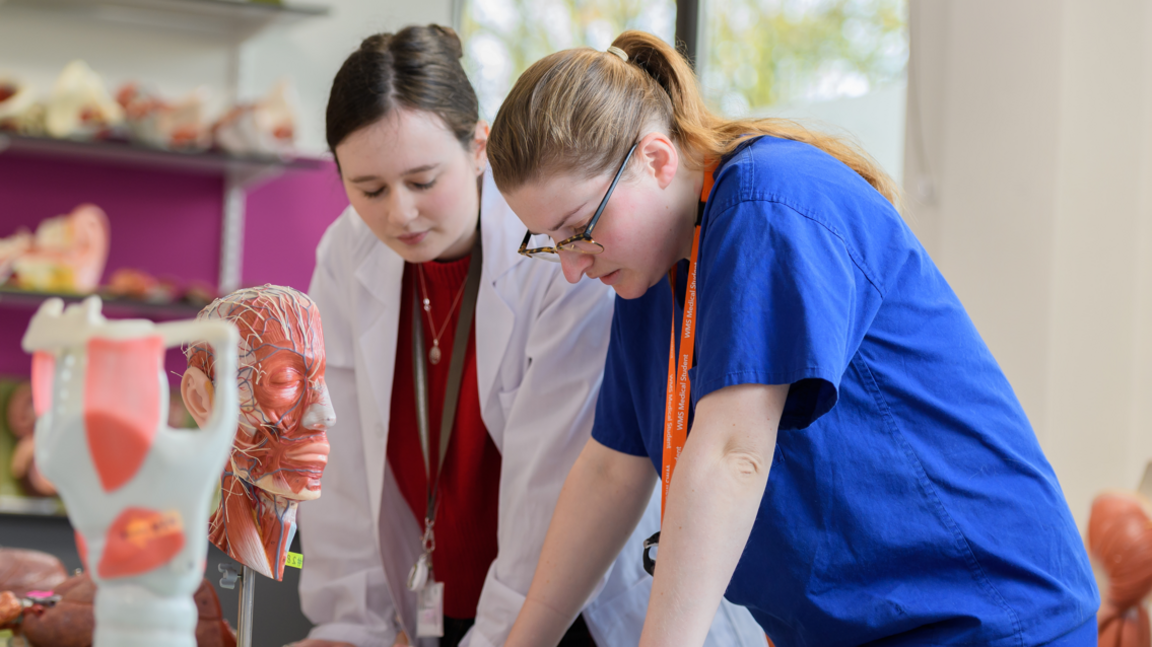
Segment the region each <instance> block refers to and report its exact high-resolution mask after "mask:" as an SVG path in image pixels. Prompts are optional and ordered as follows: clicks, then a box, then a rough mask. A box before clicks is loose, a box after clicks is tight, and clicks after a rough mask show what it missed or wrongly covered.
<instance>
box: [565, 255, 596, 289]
mask: <svg viewBox="0 0 1152 647" xmlns="http://www.w3.org/2000/svg"><path fill="white" fill-rule="evenodd" d="M558 254H559V255H560V267H562V268H564V278H566V279H568V282H569V283H575V282H577V281H579V280H580V277H582V276H584V272H586V271H588V268H589V267H592V257H591V256H590V255H588V254H581V253H580V252H558Z"/></svg>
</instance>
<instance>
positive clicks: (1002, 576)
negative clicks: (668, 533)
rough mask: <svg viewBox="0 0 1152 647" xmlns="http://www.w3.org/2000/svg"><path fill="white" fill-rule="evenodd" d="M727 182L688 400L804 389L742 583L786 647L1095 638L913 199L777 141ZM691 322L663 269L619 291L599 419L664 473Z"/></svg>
mask: <svg viewBox="0 0 1152 647" xmlns="http://www.w3.org/2000/svg"><path fill="white" fill-rule="evenodd" d="M715 179H716V184H715V186H714V188H713V189H712V194H711V196H710V198H709V200H708V203H707V207H706V209H705V211H704V215H703V226H702V231H701V241H700V256H699V266H698V269H697V272H698V279H697V280H698V290H699V323H698V336H697V350H696V358H697V366H696V368H694V369H693V370H692V372H691V378H692V400H693V405H695V403H696V402H697V401H699V399H700V398H702V397H704V396H706V395H708V394H709V393H711V392H713V391H716V390H717V389H722V388H724V387H726V386H732V385H736V384H748V383H754V384H790V385H791V388H790V390H789V394H788V399H787V402H786V405H785V410H784V415H783V418H782V420H781V421H780V430H779V434H778V436H777V441H776V449H775V455H774V457H773V460H772V467H771V471H770V473H769V478H768V485H767V488H766V489H765V491H764V498H763V501H762V502H761V504H760V510H759V514H758V515H757V517H756V523H755V525H754V526H753V529H752V534H751V537H750V539H749V540H748V544H747V547H746V548H745V550H744V553H743V555H742V556H741V558H740V562H739V564H738V566H737V568H736V572H735V574H734V575H733V577H732V581H731V583H730V584H729V586H728V590H727V592H726V597H727V598H728V599H729V600H731V601H733V602H735V603H738V604H742V605H745V606H747V607H748V609H749V610H750V611H751V612H752V614H753V616H755V618H756V619H757V620H758V621H759V623H760V624H761V626H763V627H764V629H765V631H766V633H768V635H769V636H771V637H772V639H773V640H774V641H777V644H779V645H781V646H782V647H783V646H787V647H796V646H800V645H819V646H821V647H826V646H830V645H858V644H862V643H871V642H872V641H875V644H882V645H918V646H921V645H938V644H949V645H955V644H965V643H966V644H980V645H1037V644H1042V643H1045V642H1048V641H1052V640H1054V639H1056V638H1059V637H1061V636H1065V635H1067V634H1069V632H1072V631H1074V630H1076V629H1078V628H1085V630H1084V634H1083V635H1087V636H1089V637H1093V638H1092V639H1093V640H1094V635H1095V630H1094V629H1092V630H1091V632H1088V631H1087V629H1088V628H1091V627H1086V623H1091V626H1092V627H1094V624H1095V623H1094V617H1095V612H1096V608H1097V607H1098V606H1099V596H1098V594H1097V592H1096V586H1095V583H1094V581H1093V578H1092V572H1091V569H1090V567H1089V565H1088V558H1087V555H1086V554H1085V551H1084V546H1083V544H1082V542H1081V540H1080V535H1079V533H1078V532H1077V529H1076V525H1075V523H1074V522H1073V520H1072V516H1071V514H1070V513H1069V510H1068V506H1067V503H1066V502H1065V500H1064V496H1063V494H1062V492H1061V490H1060V484H1059V483H1058V482H1057V481H1056V476H1055V474H1054V473H1053V472H1052V468H1051V466H1050V465H1049V464H1048V461H1047V460H1046V459H1045V458H1044V454H1043V452H1042V451H1041V450H1040V446H1039V444H1038V442H1037V440H1036V436H1035V434H1034V433H1033V431H1032V428H1031V426H1030V425H1029V423H1028V419H1027V418H1026V417H1025V415H1024V411H1023V409H1022V408H1021V406H1020V403H1019V402H1018V401H1017V400H1016V397H1015V395H1014V394H1013V392H1012V387H1011V386H1010V385H1009V384H1008V381H1007V379H1006V378H1005V377H1004V374H1003V373H1002V372H1001V371H1000V368H999V366H997V364H996V360H995V359H994V358H993V357H992V354H991V353H990V352H989V350H988V348H987V347H986V346H985V345H984V342H983V341H982V340H981V338H980V335H979V334H978V333H977V332H976V328H975V327H974V326H973V324H972V322H971V320H970V319H969V318H968V315H967V314H966V313H965V311H964V308H963V307H962V306H961V305H960V301H959V300H958V299H957V298H956V295H955V294H954V293H953V292H952V290H951V288H949V287H948V284H947V283H946V282H945V280H944V278H943V277H942V276H941V275H940V272H939V271H938V270H937V268H936V266H935V265H934V264H933V263H932V260H931V259H930V258H929V257H928V254H927V253H926V252H925V251H924V249H923V248H922V247H921V246H920V244H919V242H918V241H917V240H916V238H915V236H914V235H913V234H912V232H911V231H910V230H909V229H908V227H907V226H906V225H905V224H904V222H903V220H902V219H901V217H900V215H899V213H898V212H897V211H896V210H895V209H894V208H893V207H892V205H891V204H889V203H888V202H887V201H886V200H885V199H884V197H883V196H881V195H880V194H879V193H878V192H876V191H875V190H874V189H873V188H872V187H871V186H870V185H868V183H867V182H866V181H865V180H864V179H862V178H861V177H860V176H859V175H857V174H856V173H855V172H853V171H852V170H851V169H849V168H848V167H847V166H845V165H844V164H842V163H841V162H839V161H838V160H836V159H835V158H833V157H831V156H830V155H828V154H826V153H824V152H822V151H820V150H818V149H816V148H814V147H812V146H809V145H806V144H801V143H797V142H792V141H788V140H781V139H776V138H772V137H761V138H759V139H756V140H753V142H751V143H750V144H746V145H744V146H743V147H741V148H740V149H738V150H737V151H736V152H735V153H734V154H733V155H731V156H729V157H728V158H727V159H726V160H725V162H724V163H723V164H722V166H721V167H720V168H719V169H717V171H716V174H715ZM685 265H686V264H685V263H681V267H680V271H681V272H683V271H684V266H685ZM678 284H679V285H684V281H678ZM673 313H675V315H673ZM681 316H682V310H681V309H680V306H679V304H678V302H677V301H676V300H674V299H673V296H672V294H671V290H670V289H669V284H668V281H667V279H665V280H663V281H661V282H660V283H659V284H657V285H656V286H654V287H653V288H652V289H650V290H648V292H647V293H646V294H645V295H644V296H642V297H640V298H638V299H634V300H623V299H619V298H618V299H617V300H616V313H615V318H614V320H613V323H612V341H611V345H610V347H609V351H608V360H607V366H606V373H605V376H604V382H603V386H602V388H601V392H600V399H599V402H598V405H597V412H596V423H595V427H594V429H593V432H592V435H593V437H594V438H596V440H598V441H599V442H600V443H602V444H604V445H606V446H608V447H610V448H613V449H616V450H618V451H621V452H625V453H628V454H633V455H638V456H642V455H647V456H650V457H651V458H652V462H653V465H655V466H656V470H657V472H659V471H660V460H661V455H662V452H661V441H662V434H663V421H664V394H665V380H666V377H667V367H668V336H669V329H670V327H671V326H672V325H673V323H672V322H673V319H674V320H675V326H676V329H677V331H679V328H680V323H681ZM677 339H679V332H677ZM638 549H639V548H638V547H630V548H628V550H638Z"/></svg>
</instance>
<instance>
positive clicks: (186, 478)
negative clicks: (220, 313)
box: [23, 297, 238, 647]
mask: <svg viewBox="0 0 1152 647" xmlns="http://www.w3.org/2000/svg"><path fill="white" fill-rule="evenodd" d="M193 343H204V344H206V345H210V347H211V353H212V357H213V361H214V363H215V365H216V367H217V370H220V371H221V372H222V373H229V374H230V373H231V372H233V371H235V370H236V345H237V334H236V327H235V326H233V325H232V324H230V323H228V322H225V321H178V322H169V323H162V324H154V323H152V322H150V321H143V320H132V319H127V320H119V321H110V320H107V319H105V318H104V316H103V315H102V314H101V301H100V299H99V297H88V298H87V299H85V300H84V301H83V302H82V303H78V304H75V305H72V306H69V307H68V309H67V310H65V309H64V304H63V302H62V301H61V300H60V299H49V300H48V301H46V302H45V303H44V304H43V305H42V306H41V307H40V309H39V310H38V311H37V312H36V314H35V315H34V316H33V318H32V323H31V324H30V325H29V327H28V332H27V333H26V334H25V335H24V339H23V348H24V350H25V351H26V352H29V353H32V354H33V359H32V400H33V406H34V408H35V413H36V416H37V420H36V434H35V438H36V444H35V454H36V464H37V466H38V467H39V468H40V469H41V470H42V471H43V473H44V476H45V477H46V478H47V479H48V480H49V481H51V482H52V483H53V484H54V485H55V486H56V488H57V489H58V490H59V493H60V497H61V498H62V499H63V500H64V504H65V506H66V507H67V510H68V517H69V520H70V521H71V522H72V527H73V528H74V529H75V530H76V544H77V548H78V549H79V552H80V557H81V560H83V561H84V563H85V568H86V570H87V571H88V573H89V574H90V575H91V578H92V581H93V582H94V583H95V585H96V591H95V596H94V603H93V609H94V616H95V633H94V635H93V644H94V646H95V647H112V646H116V647H145V646H147V647H177V646H179V647H192V646H193V645H195V644H196V625H197V618H198V613H197V608H196V602H195V601H194V600H193V594H194V593H195V592H196V590H197V589H198V588H199V587H200V586H201V584H202V581H203V575H204V566H205V558H206V554H207V549H208V546H207V538H206V537H205V533H204V527H205V526H206V525H207V523H208V509H209V505H210V503H211V500H212V497H213V495H214V493H215V490H216V483H217V479H218V478H219V474H220V470H221V468H222V467H223V466H224V465H225V464H226V461H227V459H228V453H229V451H230V449H231V447H232V438H233V436H234V434H235V431H236V426H235V420H236V416H237V411H238V407H237V399H236V387H235V384H232V383H225V384H221V385H220V386H219V387H218V388H217V389H216V390H215V393H214V408H213V410H212V411H211V412H209V413H206V414H205V415H204V424H203V425H202V427H201V429H200V430H199V431H188V430H185V429H172V428H171V427H169V426H168V425H167V424H166V423H167V417H168V416H167V414H168V410H167V409H168V389H167V388H166V379H165V377H164V349H165V348H168V347H172V346H177V345H185V344H193Z"/></svg>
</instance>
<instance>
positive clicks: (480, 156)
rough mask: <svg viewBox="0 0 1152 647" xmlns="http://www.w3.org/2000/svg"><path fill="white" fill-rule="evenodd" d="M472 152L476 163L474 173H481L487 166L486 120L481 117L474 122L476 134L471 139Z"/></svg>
mask: <svg viewBox="0 0 1152 647" xmlns="http://www.w3.org/2000/svg"><path fill="white" fill-rule="evenodd" d="M472 154H473V155H474V156H475V157H474V158H473V160H474V162H475V164H476V175H477V176H479V175H482V174H483V173H484V169H486V168H488V122H487V121H484V120H483V119H481V120H480V121H477V122H476V134H475V135H474V137H473V139H472Z"/></svg>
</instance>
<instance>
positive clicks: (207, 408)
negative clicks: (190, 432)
mask: <svg viewBox="0 0 1152 647" xmlns="http://www.w3.org/2000/svg"><path fill="white" fill-rule="evenodd" d="M214 394H215V390H214V389H213V388H212V380H209V379H208V376H207V375H205V374H204V371H201V370H200V369H198V368H196V367H195V366H192V367H189V368H188V370H187V371H184V377H183V378H182V379H181V380H180V397H181V398H183V399H184V406H185V407H186V408H187V409H188V413H189V414H191V415H192V419H193V420H195V421H196V424H197V425H198V426H200V427H203V426H204V425H205V424H207V422H208V417H209V416H210V415H212V400H213V395H214Z"/></svg>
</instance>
